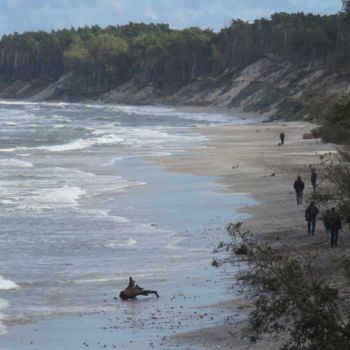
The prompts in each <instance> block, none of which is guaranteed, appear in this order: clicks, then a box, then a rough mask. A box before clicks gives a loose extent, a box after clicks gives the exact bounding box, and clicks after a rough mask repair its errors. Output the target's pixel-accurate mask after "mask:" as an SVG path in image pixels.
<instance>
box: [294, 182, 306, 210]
mask: <svg viewBox="0 0 350 350" xmlns="http://www.w3.org/2000/svg"><path fill="white" fill-rule="evenodd" d="M293 187H294V189H295V193H296V196H297V204H298V205H299V204H303V191H304V187H305V185H304V182H303V181H302V180H301V177H300V176H298V178H297V179H296V180H295V182H294V185H293Z"/></svg>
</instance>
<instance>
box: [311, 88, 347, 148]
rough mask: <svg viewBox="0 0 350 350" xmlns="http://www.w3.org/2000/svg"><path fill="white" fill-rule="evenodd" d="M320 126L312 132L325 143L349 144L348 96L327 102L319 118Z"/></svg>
mask: <svg viewBox="0 0 350 350" xmlns="http://www.w3.org/2000/svg"><path fill="white" fill-rule="evenodd" d="M320 123H321V126H320V127H319V128H317V129H315V130H314V131H313V134H314V135H315V136H316V137H321V138H322V139H323V141H325V142H334V143H338V144H350V94H347V95H343V96H339V97H335V98H334V99H333V100H332V99H330V100H329V101H328V105H326V106H325V108H324V111H323V112H322V113H321V116H320Z"/></svg>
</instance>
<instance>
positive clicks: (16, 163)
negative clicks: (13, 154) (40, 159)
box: [0, 158, 33, 168]
mask: <svg viewBox="0 0 350 350" xmlns="http://www.w3.org/2000/svg"><path fill="white" fill-rule="evenodd" d="M0 166H2V167H16V168H31V167H33V164H32V163H30V162H25V161H23V160H18V159H13V158H10V159H0Z"/></svg>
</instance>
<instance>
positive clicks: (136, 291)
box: [119, 277, 159, 300]
mask: <svg viewBox="0 0 350 350" xmlns="http://www.w3.org/2000/svg"><path fill="white" fill-rule="evenodd" d="M148 294H155V295H156V296H157V298H159V295H158V293H157V292H156V291H155V290H146V289H143V288H141V287H139V286H138V285H137V284H136V285H135V281H134V280H133V279H132V277H129V284H128V286H127V287H126V288H125V289H124V290H123V291H121V292H120V294H119V296H120V298H121V299H123V300H126V299H130V298H135V297H137V296H138V295H146V296H147V295H148Z"/></svg>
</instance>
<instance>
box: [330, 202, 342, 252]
mask: <svg viewBox="0 0 350 350" xmlns="http://www.w3.org/2000/svg"><path fill="white" fill-rule="evenodd" d="M329 228H330V229H331V247H334V246H336V247H337V246H338V234H339V230H340V229H341V220H340V217H339V214H338V213H337V212H336V211H335V208H332V209H331V214H330V217H329Z"/></svg>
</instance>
